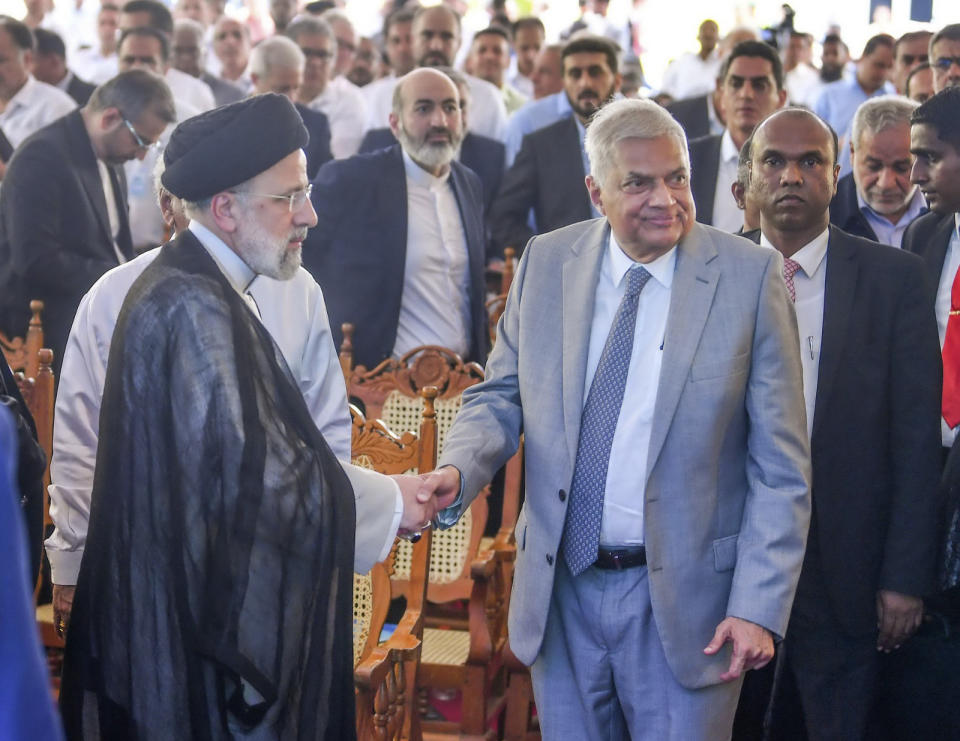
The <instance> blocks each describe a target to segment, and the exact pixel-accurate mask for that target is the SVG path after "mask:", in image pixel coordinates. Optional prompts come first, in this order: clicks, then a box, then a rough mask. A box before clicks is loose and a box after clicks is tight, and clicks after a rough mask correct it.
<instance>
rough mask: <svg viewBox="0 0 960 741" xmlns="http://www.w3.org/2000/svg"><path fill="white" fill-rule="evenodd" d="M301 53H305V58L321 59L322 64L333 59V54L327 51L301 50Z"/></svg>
mask: <svg viewBox="0 0 960 741" xmlns="http://www.w3.org/2000/svg"><path fill="white" fill-rule="evenodd" d="M300 51H302V52H303V56H305V57H307V58H310V59H319V60H320V61H321V62H325V61H327V60H328V59H332V58H333V52H332V51H327V50H326V49H301V50H300Z"/></svg>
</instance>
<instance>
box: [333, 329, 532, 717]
mask: <svg viewBox="0 0 960 741" xmlns="http://www.w3.org/2000/svg"><path fill="white" fill-rule="evenodd" d="M343 331H344V344H343V346H342V348H341V354H340V359H341V366H342V368H343V369H344V372H345V376H346V379H347V393H348V395H349V396H350V397H351V398H354V399H357V400H359V401H361V402H362V403H364V405H365V407H366V409H367V416H368V417H373V416H379V417H380V418H381V419H382V420H383V421H384V422H385V423H386V424H387V425H388V426H389V427H390V428H392V429H396V430H403V429H411V428H413V427H414V416H413V415H414V414H415V410H416V403H417V402H416V391H417V389H418V388H420V387H421V386H423V385H426V384H430V385H434V386H436V387H437V388H438V391H439V393H438V396H437V401H436V409H437V437H438V444H439V446H440V447H441V448H442V445H443V441H444V439H445V436H446V433H447V431H448V430H449V428H450V426H451V425H452V423H453V419H454V418H455V416H456V413H457V412H458V411H459V408H460V398H461V395H462V392H463V390H464V389H465V388H467V387H469V386H471V385H473V384H475V383H479V382H480V381H481V380H482V379H483V370H482V369H481V368H480V366H478V365H477V364H475V363H464V362H463V361H462V360H461V359H460V357H459V356H458V355H456V354H455V353H453V352H451V351H450V350H447V349H445V348H440V347H434V346H424V347H421V348H416V349H414V350H412V351H410V352H409V353H407V354H406V355H405V356H403V357H401V358H399V359H388V360H385V361H383V362H382V363H380V364H379V365H378V366H377V367H376V368H374V369H372V370H370V371H368V370H366V369H365V368H363V367H362V366H358V367H356V368H354V367H353V364H352V331H353V328H352V327H351V326H349V325H344V328H343ZM511 463H512V467H508V469H509V470H510V471H513V472H514V473H513V476H512V477H509V478H508V480H509V481H510V482H511V483H512V486H513V489H512V494H509V493H508V495H507V496H506V498H505V504H504V518H503V527H502V528H501V531H500V533H499V534H498V536H497V537H496V538H494V539H484V538H483V532H484V529H485V527H486V521H487V514H488V505H487V493H488V491H484V492H482V493H481V494H480V495H479V496H478V497H477V498H476V499H475V500H474V501H473V503H472V504H471V506H470V509H469V510H468V511H467V512H466V513H465V514H464V516H463V517H462V518H461V519H460V521H459V522H458V523H457V525H456V526H454V527H453V528H450V529H449V530H445V531H439V532H436V533H434V534H433V541H432V553H431V558H430V570H429V583H428V586H427V612H426V616H425V625H426V627H425V629H424V645H423V654H422V658H421V665H420V672H419V677H420V678H419V682H418V690H421V695H422V703H421V711H425V710H426V699H425V690H426V689H427V688H431V687H433V688H445V689H449V688H459V689H460V690H461V694H462V714H461V717H462V721H461V723H459V724H454V723H450V722H446V721H434V720H427V719H424V720H423V729H424V731H425V732H432V733H463V734H464V735H481V736H482V735H484V734H485V733H486V729H487V726H488V724H489V722H490V721H491V720H492V719H493V718H494V716H498V715H499V714H500V713H501V712H502V710H503V694H502V684H503V672H502V665H501V662H500V658H499V654H500V650H501V648H502V646H503V644H504V642H505V640H506V614H507V605H508V602H509V589H510V580H511V577H512V563H513V560H514V558H515V548H514V546H513V543H512V540H513V523H515V522H516V515H517V508H518V504H517V502H516V497H517V495H518V493H519V467H520V462H519V458H518V459H517V460H516V462H513V461H512V462H511ZM391 582H392V586H393V594H394V597H399V596H404V597H407V599H408V601H409V599H410V591H411V590H412V589H414V590H416V589H419V584H418V582H417V581H416V580H415V579H414V578H413V575H412V572H411V552H410V547H409V544H406V543H403V542H401V543H399V544H398V547H397V549H396V552H395V559H394V570H393V574H392V576H391ZM458 603H467V604H468V607H467V609H466V611H464V610H463V608H462V606H461V605H460V604H458ZM451 605H454V607H453V608H452V609H451Z"/></svg>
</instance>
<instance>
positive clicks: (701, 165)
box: [690, 41, 787, 232]
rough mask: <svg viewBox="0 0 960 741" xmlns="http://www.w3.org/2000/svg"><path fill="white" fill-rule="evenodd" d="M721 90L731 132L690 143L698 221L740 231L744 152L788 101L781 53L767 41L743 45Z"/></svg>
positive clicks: (726, 69) (724, 73)
mask: <svg viewBox="0 0 960 741" xmlns="http://www.w3.org/2000/svg"><path fill="white" fill-rule="evenodd" d="M717 89H718V91H719V93H720V109H721V110H722V111H723V112H724V117H725V120H726V124H727V128H726V129H725V130H724V132H723V134H715V135H713V136H707V137H704V138H702V139H696V140H694V141H691V142H690V189H691V190H692V191H693V202H694V203H695V204H696V207H697V221H699V222H700V223H701V224H709V225H711V226H715V227H717V228H718V229H723V230H724V231H728V232H735V231H736V230H737V229H739V228H740V226H741V225H742V217H741V214H740V211H739V210H738V209H737V206H736V203H735V202H734V201H733V200H732V199H731V198H730V197H729V193H730V185H731V184H732V183H733V182H734V181H735V180H736V179H737V158H738V155H739V154H740V148H741V147H742V146H743V143H744V142H745V141H746V139H747V137H748V136H750V134H751V132H752V131H753V129H754V127H755V126H756V125H757V124H758V123H760V122H761V121H762V120H763V119H765V118H766V117H767V116H769V115H770V114H771V113H773V112H774V111H775V110H777V109H778V108H781V107H782V106H783V104H784V103H785V102H786V100H787V91H786V90H784V87H783V64H782V63H781V61H780V56H779V55H778V54H777V51H776V49H774V48H773V47H772V46H770V45H769V44H765V43H763V42H762V41H741V42H740V43H739V44H737V45H736V46H735V47H733V51H731V52H730V55H729V56H728V57H727V58H726V59H725V60H724V62H723V66H722V67H721V68H720V75H719V76H718V77H717Z"/></svg>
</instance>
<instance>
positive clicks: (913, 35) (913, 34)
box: [893, 31, 933, 56]
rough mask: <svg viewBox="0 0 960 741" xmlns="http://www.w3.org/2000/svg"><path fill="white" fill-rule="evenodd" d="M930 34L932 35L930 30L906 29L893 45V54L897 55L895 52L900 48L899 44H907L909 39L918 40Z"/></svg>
mask: <svg viewBox="0 0 960 741" xmlns="http://www.w3.org/2000/svg"><path fill="white" fill-rule="evenodd" d="M930 36H933V32H932V31H907V32H906V33H905V34H903V35H902V36H901V37H900V38H899V39H897V41H896V43H895V44H894V45H893V56H897V52H898V51H899V50H900V44H907V43H910V42H911V41H919V40H920V39H925V38H928V37H930Z"/></svg>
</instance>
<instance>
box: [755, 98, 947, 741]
mask: <svg viewBox="0 0 960 741" xmlns="http://www.w3.org/2000/svg"><path fill="white" fill-rule="evenodd" d="M837 155H838V151H837V138H836V134H835V133H834V132H833V131H832V130H831V129H830V128H829V127H828V126H827V125H826V124H825V123H824V122H823V121H822V120H821V119H819V118H817V117H816V116H815V115H814V114H813V113H811V112H809V111H806V110H802V109H791V110H788V111H783V112H780V113H776V114H774V115H773V116H771V117H770V118H768V119H767V120H766V121H764V122H763V123H762V124H761V125H760V126H759V127H758V128H757V130H756V132H755V133H754V135H753V140H752V144H751V162H752V167H751V176H750V177H751V179H750V191H751V194H752V195H753V196H754V197H755V199H756V200H757V203H758V205H759V208H760V224H761V235H760V243H761V245H764V246H768V247H773V248H775V249H777V250H778V251H779V252H780V253H781V254H782V255H783V256H784V265H783V274H784V280H785V282H786V284H787V290H788V292H789V293H790V295H791V298H793V299H794V302H795V306H796V313H797V328H798V331H799V337H800V349H801V362H802V364H803V388H804V397H805V400H806V405H807V427H808V432H809V433H810V435H811V455H812V463H813V487H812V496H813V517H812V519H811V524H810V533H809V538H808V540H807V551H806V554H805V557H804V564H803V569H802V571H801V573H800V582H799V585H798V587H797V594H796V598H795V600H794V605H793V611H792V614H791V618H790V625H789V628H788V629H787V633H786V637H785V639H784V643H783V648H784V651H783V655H782V660H783V661H784V671H783V672H782V674H783V676H784V681H783V682H781V683H780V684H779V688H778V690H777V696H776V697H775V699H774V729H773V730H774V732H773V734H772V736H771V737H773V738H778V739H788V738H793V736H792V735H791V731H795V730H796V729H794V728H790V727H785V726H784V725H781V724H780V719H781V718H782V717H783V716H782V715H780V712H781V711H782V710H783V709H784V708H785V707H788V706H790V705H792V704H796V703H799V705H800V707H801V708H802V712H803V716H804V718H805V726H806V730H807V734H808V737H809V739H810V741H817V740H818V739H864V738H866V737H867V735H866V733H867V731H866V729H867V721H868V716H869V712H870V710H871V706H872V702H873V698H874V692H875V686H876V680H877V674H878V667H879V661H878V650H880V651H887V652H889V651H893V650H895V649H897V648H899V647H900V646H901V645H902V644H903V642H904V641H906V640H907V639H908V638H909V637H910V636H911V634H912V633H913V632H914V631H915V630H916V628H917V627H918V626H919V625H920V621H921V618H922V615H923V601H922V599H921V597H922V596H923V595H924V594H926V593H927V592H928V591H929V589H930V587H931V585H932V584H933V577H934V563H935V554H936V536H937V527H938V520H937V504H938V499H937V479H938V476H939V464H940V457H939V451H938V445H937V439H938V432H937V424H936V418H937V409H938V407H939V396H940V367H939V356H938V352H937V344H936V343H937V340H936V321H935V318H934V312H933V305H932V301H931V300H930V294H929V291H928V290H927V288H926V281H925V276H924V272H923V265H922V263H921V262H920V261H918V260H916V259H915V258H914V256H913V255H908V254H905V253H904V252H902V251H900V250H894V249H891V248H888V247H886V246H882V245H877V244H875V243H872V242H868V241H866V240H863V239H860V238H858V237H854V236H851V235H849V234H846V233H845V232H843V231H841V230H839V229H837V228H836V227H831V226H830V225H829V210H828V206H829V203H830V199H831V197H832V196H833V194H834V192H835V191H836V182H837V173H838V172H839V165H838V157H837ZM791 685H795V689H793V688H791Z"/></svg>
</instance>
